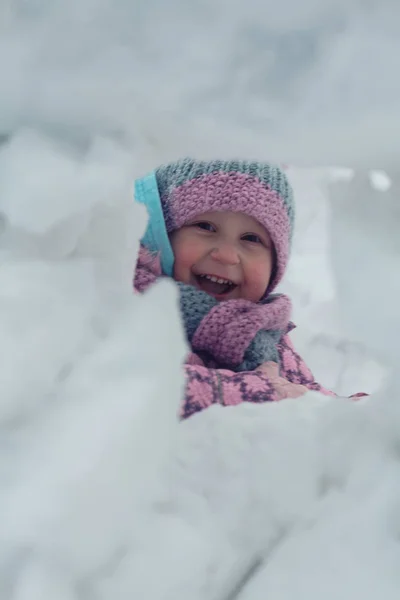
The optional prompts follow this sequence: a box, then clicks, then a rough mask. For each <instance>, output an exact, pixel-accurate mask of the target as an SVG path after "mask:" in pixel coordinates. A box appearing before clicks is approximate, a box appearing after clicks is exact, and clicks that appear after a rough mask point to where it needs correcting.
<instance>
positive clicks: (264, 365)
mask: <svg viewBox="0 0 400 600" xmlns="http://www.w3.org/2000/svg"><path fill="white" fill-rule="evenodd" d="M135 197H136V199H137V200H138V201H139V202H142V203H144V204H145V205H146V207H147V209H148V213H149V225H148V228H147V231H146V234H145V236H144V238H143V240H142V244H143V245H142V248H141V251H140V254H139V260H138V264H137V267H136V273H135V281H134V285H135V288H136V290H138V291H140V292H143V291H145V289H147V287H148V286H149V285H151V283H153V282H154V281H155V280H156V279H157V278H158V277H160V276H167V277H173V278H174V279H175V281H177V285H178V287H179V291H180V308H181V314H182V320H183V324H184V326H185V331H186V336H187V340H188V343H189V345H190V347H191V350H192V352H191V354H190V355H189V356H188V359H187V363H186V364H185V372H186V380H187V384H186V394H185V399H184V403H183V407H182V416H183V417H188V416H190V415H192V414H193V413H195V412H198V411H200V410H202V409H204V408H206V407H208V406H210V405H212V404H215V403H218V404H222V405H224V406H227V405H235V404H238V403H240V402H243V401H246V402H266V401H271V400H279V399H282V398H287V397H296V396H300V395H302V394H304V393H305V391H306V390H307V389H309V390H317V391H320V392H322V393H325V394H329V395H334V394H332V392H329V391H327V390H325V389H324V388H323V387H322V386H320V385H319V384H318V383H316V382H315V380H314V377H313V375H312V373H311V371H310V370H309V369H308V367H307V366H306V365H305V363H304V361H303V360H302V359H301V357H300V356H299V355H298V354H297V353H296V352H295V350H294V348H293V346H292V344H291V341H290V339H289V332H290V331H291V330H292V329H293V328H294V325H293V324H292V323H291V322H290V314H291V303H290V300H289V298H287V297H286V296H284V295H282V294H275V293H273V292H274V290H275V288H276V286H277V285H278V283H279V282H280V281H281V279H282V277H283V275H284V273H285V269H286V266H287V262H288V259H289V252H290V246H291V240H292V235H293V226H294V216H295V210H294V202H293V192H292V189H291V186H290V184H289V182H288V179H287V177H286V175H285V174H284V172H283V171H282V170H281V169H280V168H278V167H276V166H273V165H271V164H267V163H259V162H247V161H221V160H213V161H207V162H206V161H196V160H193V159H184V160H180V161H177V162H174V163H171V164H168V165H165V166H161V167H159V168H158V169H156V170H155V172H153V173H150V174H149V175H148V176H147V177H144V178H143V179H139V180H137V181H136V182H135Z"/></svg>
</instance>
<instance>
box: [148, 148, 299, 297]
mask: <svg viewBox="0 0 400 600" xmlns="http://www.w3.org/2000/svg"><path fill="white" fill-rule="evenodd" d="M155 176H156V180H157V186H158V190H159V194H160V198H161V206H162V210H163V215H164V220H165V225H166V229H167V232H168V233H171V232H172V231H174V230H176V229H180V228H181V227H182V226H183V225H185V223H187V222H188V221H189V220H191V219H193V218H194V217H196V216H197V215H198V214H200V213H204V212H208V211H232V212H241V213H245V214H246V215H249V216H251V217H253V218H255V219H256V220H257V221H259V222H260V223H261V224H262V225H263V226H264V227H265V228H266V230H267V231H268V233H269V235H270V236H271V239H272V242H273V244H274V247H275V252H276V265H275V271H274V275H273V278H272V280H271V282H270V285H269V288H268V292H271V291H272V289H273V288H275V287H276V285H277V284H278V283H279V281H280V280H281V279H282V277H283V274H284V272H285V269H286V266H287V262H288V259H289V253H290V246H291V241H292V235H293V226H294V217H295V211H294V202H293V191H292V188H291V186H290V184H289V181H288V179H287V177H286V175H285V173H284V172H283V171H282V170H281V169H280V168H279V167H277V166H275V165H271V164H269V163H260V162H249V161H220V160H212V161H196V160H193V159H190V158H186V159H183V160H179V161H177V162H174V163H170V164H168V165H163V166H161V167H159V168H158V169H156V171H155Z"/></svg>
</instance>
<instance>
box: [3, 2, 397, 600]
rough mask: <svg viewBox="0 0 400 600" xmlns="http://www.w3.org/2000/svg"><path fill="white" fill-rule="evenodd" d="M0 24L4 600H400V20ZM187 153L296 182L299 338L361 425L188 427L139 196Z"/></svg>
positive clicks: (382, 7)
mask: <svg viewBox="0 0 400 600" xmlns="http://www.w3.org/2000/svg"><path fill="white" fill-rule="evenodd" d="M0 10H1V13H0V17H1V18H0V27H1V36H0V70H1V81H2V93H1V95H0V134H1V145H0V261H1V269H0V344H1V358H2V360H1V362H0V447H1V453H0V514H1V515H2V525H1V528H0V597H1V598H6V599H7V600H55V599H57V600H86V599H87V600H105V599H109V598H113V599H115V600H119V599H121V600H122V599H125V598H135V597H145V598H146V599H148V600H176V599H180V598H190V600H214V599H215V600H233V599H234V598H240V600H258V598H259V599H260V600H261V598H262V599H264V598H266V597H267V598H269V597H273V598H275V599H276V600H289V599H290V600H293V598H307V600H317V599H318V600H319V599H320V598H321V596H323V597H324V598H325V599H326V600H330V599H332V600H333V599H335V600H336V599H337V598H339V597H340V598H341V600H347V599H348V600H350V599H351V600H354V599H358V598H363V600H372V599H373V600H375V599H377V598H381V597H383V598H385V600H392V599H393V600H394V599H396V600H397V598H398V590H399V586H400V568H399V567H400V544H399V540H400V510H399V501H400V484H399V482H400V450H399V449H400V437H399V431H400V427H399V425H400V414H399V402H398V396H399V390H400V383H399V380H398V375H397V372H398V360H399V343H398V340H399V333H400V332H399V323H400V321H399V317H398V301H397V299H398V297H399V291H400V284H399V279H400V274H399V268H398V265H399V264H400V263H399V258H400V257H399V238H398V231H399V227H400V216H399V203H398V198H399V193H400V181H399V175H398V170H396V168H395V162H394V157H395V156H398V144H399V139H400V138H399V136H398V135H397V134H396V131H398V128H399V117H398V105H399V100H400V90H399V87H398V79H396V77H394V76H393V73H396V72H397V71H398V69H397V66H396V64H395V62H396V60H398V59H397V58H396V57H398V56H399V55H400V53H399V39H398V35H397V29H396V18H395V14H394V11H399V7H398V4H397V2H394V1H393V2H391V1H390V0H388V1H387V2H385V3H382V4H379V5H378V3H376V4H373V3H372V2H371V3H368V6H366V5H365V4H364V3H360V2H355V1H354V2H342V1H339V2H338V1H337V0H336V1H335V2H333V1H332V2H325V3H321V2H317V1H314V0H308V1H307V2H306V3H297V2H294V0H284V2H281V3H280V4H279V6H278V5H276V3H272V2H270V1H269V0H268V1H267V2H266V1H265V0H263V2H261V1H259V0H250V2H247V3H245V4H243V3H242V2H237V1H234V2H232V1H230V2H227V1H225V0H218V1H215V0H213V1H212V2H211V0H210V1H209V0H206V1H204V2H192V3H187V2H183V1H180V0H174V2H164V0H162V1H161V0H151V1H149V2H146V3H143V2H127V1H126V2H122V1H121V0H115V1H114V2H110V1H109V0H101V1H100V2H91V1H90V0H80V1H79V2H78V1H77V0H71V2H68V3H66V2H63V1H61V0H53V1H52V2H46V1H45V0H42V1H41V2H37V0H36V1H35V0H25V1H22V0H21V1H17V2H15V1H11V0H9V1H8V2H7V1H6V2H3V4H2V5H1V8H0ZM396 14H397V13H396ZM365 64H368V69H366V68H365V66H363V65H365ZM371 74H372V75H374V77H375V79H374V80H373V78H372V77H371ZM375 80H378V82H376V83H375ZM185 153H189V154H192V155H195V156H199V157H200V156H202V157H207V156H211V155H217V154H218V155H222V154H224V155H241V156H247V157H254V156H256V157H258V158H261V159H263V158H264V159H265V158H273V159H275V160H278V161H281V160H284V161H286V162H288V163H290V164H293V163H294V164H297V165H298V166H297V167H290V168H289V169H288V174H289V177H290V179H291V181H292V182H293V185H294V188H295V195H296V199H297V206H298V226H297V231H296V235H295V240H294V247H293V258H292V261H291V265H290V268H289V271H288V274H287V277H286V279H285V281H284V282H283V284H282V289H283V290H285V291H287V292H288V293H289V294H290V295H291V296H292V298H293V302H294V305H295V315H294V318H295V321H296V323H297V325H298V329H297V330H295V332H294V333H293V338H294V341H295V344H296V346H297V348H298V349H299V350H300V351H301V352H302V353H303V354H304V356H305V358H306V359H307V361H308V363H309V364H310V367H311V368H312V369H313V371H314V372H315V374H316V376H317V378H318V380H320V381H321V383H323V384H325V385H326V386H329V387H332V388H333V389H335V390H336V391H337V392H338V393H339V394H341V395H343V396H346V395H348V394H350V393H354V392H357V391H366V392H371V393H372V392H373V393H372V395H371V396H370V397H369V398H365V399H362V400H358V401H353V400H348V399H346V398H327V397H322V396H321V395H319V394H317V393H311V392H310V393H308V394H307V395H306V396H305V397H303V398H301V399H296V400H287V401H282V402H280V403H277V404H275V405H271V404H266V405H263V406H260V405H257V406H255V405H254V406H251V405H242V406H237V407H233V408H222V407H218V406H215V407H213V408H211V409H209V410H206V411H203V412H202V413H200V414H198V415H196V416H194V417H192V418H190V419H189V420H187V421H185V422H179V421H178V418H177V413H178V407H179V403H180V399H181V396H182V391H183V385H184V381H183V375H182V369H181V362H182V359H183V357H184V354H185V352H186V348H185V343H184V336H183V332H182V328H181V326H180V323H179V315H178V308H177V294H176V290H175V288H174V285H173V283H172V282H162V283H160V284H158V285H157V286H155V288H154V289H152V290H150V291H149V293H148V294H146V295H145V296H144V297H141V296H138V295H134V294H133V293H132V274H133V268H134V263H135V258H136V254H137V250H138V243H139V239H140V236H141V235H142V233H143V231H144V228H145V224H146V215H145V213H144V211H143V209H142V207H140V206H139V205H135V204H134V203H133V202H132V190H133V179H134V177H135V176H136V175H140V174H143V173H144V170H145V169H147V168H151V167H153V166H155V165H156V164H157V163H159V162H160V161H162V160H165V159H172V158H175V157H176V156H179V155H182V154H185ZM326 165H343V167H341V168H339V167H338V166H335V167H334V168H333V167H329V168H328V167H327V166H326Z"/></svg>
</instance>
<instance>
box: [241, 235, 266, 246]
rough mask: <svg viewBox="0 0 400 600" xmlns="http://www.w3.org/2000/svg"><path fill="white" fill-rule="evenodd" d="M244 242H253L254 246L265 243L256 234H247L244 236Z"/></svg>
mask: <svg viewBox="0 0 400 600" xmlns="http://www.w3.org/2000/svg"><path fill="white" fill-rule="evenodd" d="M242 240H245V241H246V242H253V243H254V244H262V243H263V241H262V239H261V238H260V237H259V236H258V235H256V234H255V233H246V234H245V235H243V236H242Z"/></svg>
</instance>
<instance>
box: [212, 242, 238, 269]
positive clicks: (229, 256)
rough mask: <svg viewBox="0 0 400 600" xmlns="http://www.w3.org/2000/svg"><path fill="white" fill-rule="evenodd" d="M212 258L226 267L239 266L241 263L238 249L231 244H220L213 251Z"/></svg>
mask: <svg viewBox="0 0 400 600" xmlns="http://www.w3.org/2000/svg"><path fill="white" fill-rule="evenodd" d="M211 256H212V257H213V258H214V259H215V260H217V261H218V262H221V263H224V264H225V265H237V264H239V262H240V258H239V254H238V251H237V248H236V246H235V245H234V244H231V243H229V242H222V241H221V242H219V243H218V244H217V245H216V246H215V248H213V249H212V251H211Z"/></svg>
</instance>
